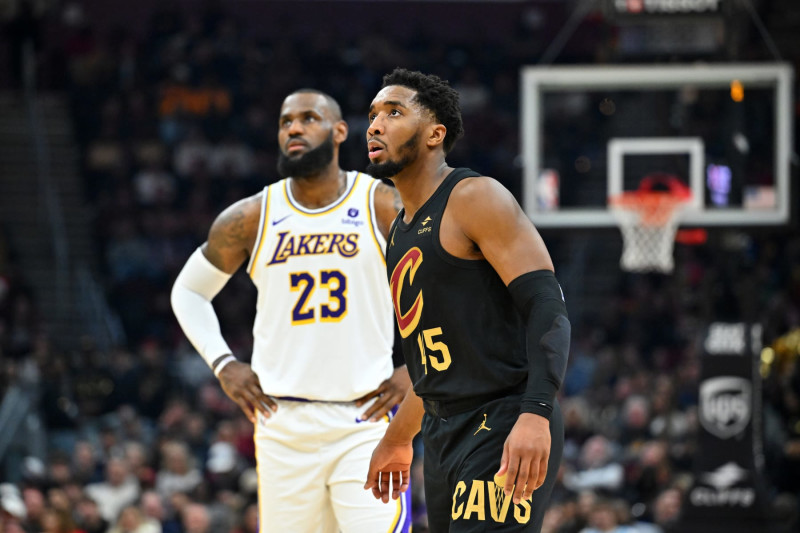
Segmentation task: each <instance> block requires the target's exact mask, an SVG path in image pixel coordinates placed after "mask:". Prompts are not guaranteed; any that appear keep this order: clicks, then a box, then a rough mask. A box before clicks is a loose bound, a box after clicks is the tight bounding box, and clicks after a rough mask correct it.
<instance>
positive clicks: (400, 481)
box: [364, 437, 414, 503]
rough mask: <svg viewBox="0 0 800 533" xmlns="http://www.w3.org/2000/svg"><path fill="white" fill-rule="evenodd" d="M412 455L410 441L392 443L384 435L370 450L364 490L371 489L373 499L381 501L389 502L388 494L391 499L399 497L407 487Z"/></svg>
mask: <svg viewBox="0 0 800 533" xmlns="http://www.w3.org/2000/svg"><path fill="white" fill-rule="evenodd" d="M413 457H414V448H413V447H412V446H411V442H406V443H392V442H389V441H387V440H386V438H385V437H384V438H383V439H381V440H380V442H379V443H378V446H377V447H376V448H375V451H373V452H372V459H370V461H369V471H368V472H367V482H366V484H364V490H370V489H372V495H373V496H375V499H376V500H378V499H380V500H382V501H383V503H388V502H389V496H390V495H391V498H392V499H393V500H396V499H397V498H399V497H400V493H401V492H405V491H406V490H407V489H408V481H409V479H410V476H411V459H413ZM390 485H391V488H390Z"/></svg>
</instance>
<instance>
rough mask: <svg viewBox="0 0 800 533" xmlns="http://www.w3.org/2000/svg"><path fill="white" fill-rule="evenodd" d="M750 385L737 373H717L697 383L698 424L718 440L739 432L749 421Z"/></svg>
mask: <svg viewBox="0 0 800 533" xmlns="http://www.w3.org/2000/svg"><path fill="white" fill-rule="evenodd" d="M751 397H752V386H751V384H750V382H749V381H748V380H746V379H744V378H741V377H738V376H721V377H716V378H711V379H707V380H705V381H704V382H703V383H701V384H700V423H701V424H702V426H703V427H704V428H705V429H706V431H708V432H709V433H711V434H712V435H715V436H717V437H719V438H720V439H729V438H731V437H734V436H737V435H739V434H741V432H742V431H743V430H744V428H746V427H747V424H748V423H749V422H750V410H751V405H752V402H751Z"/></svg>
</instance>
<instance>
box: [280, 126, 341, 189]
mask: <svg viewBox="0 0 800 533" xmlns="http://www.w3.org/2000/svg"><path fill="white" fill-rule="evenodd" d="M331 161H333V132H331V134H330V135H328V138H327V139H325V141H324V142H323V143H322V144H320V145H319V146H317V147H316V148H312V149H311V150H309V151H308V152H306V153H304V154H302V155H300V156H297V157H291V156H288V155H286V154H284V153H283V151H279V153H278V165H277V166H278V175H280V177H282V178H290V177H294V178H305V177H308V176H313V175H314V174H318V173H320V172H321V171H322V170H323V169H324V168H325V167H327V166H328V165H329V164H330V162H331Z"/></svg>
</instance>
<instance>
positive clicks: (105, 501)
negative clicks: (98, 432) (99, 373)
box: [86, 457, 140, 523]
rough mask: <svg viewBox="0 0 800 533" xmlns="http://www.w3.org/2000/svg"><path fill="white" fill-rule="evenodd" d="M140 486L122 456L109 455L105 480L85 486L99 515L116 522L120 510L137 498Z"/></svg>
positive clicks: (110, 521)
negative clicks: (98, 509) (94, 502)
mask: <svg viewBox="0 0 800 533" xmlns="http://www.w3.org/2000/svg"><path fill="white" fill-rule="evenodd" d="M139 493H140V488H139V483H138V482H137V480H136V478H135V477H134V476H133V475H132V474H131V472H130V465H129V464H128V461H127V460H126V459H125V458H123V457H111V458H110V459H109V460H108V463H107V464H106V477H105V481H102V482H100V483H92V484H90V485H87V486H86V495H87V496H89V497H90V498H92V499H93V500H94V501H96V502H97V505H98V507H99V508H100V515H101V516H102V517H103V519H105V520H106V521H108V522H109V523H116V521H117V518H118V517H119V513H120V511H122V509H123V508H124V507H126V506H128V505H130V504H132V503H134V502H135V501H136V500H137V498H139Z"/></svg>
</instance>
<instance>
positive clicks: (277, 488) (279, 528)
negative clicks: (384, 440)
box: [255, 400, 411, 533]
mask: <svg viewBox="0 0 800 533" xmlns="http://www.w3.org/2000/svg"><path fill="white" fill-rule="evenodd" d="M277 402H278V411H277V412H276V413H273V415H272V416H271V417H270V418H264V417H263V416H259V418H258V423H257V424H256V431H255V444H256V461H257V464H258V500H259V501H258V507H259V533H273V532H274V533H286V532H292V533H337V532H341V533H380V532H384V531H386V532H390V533H400V532H406V533H407V532H409V531H410V530H411V505H410V502H411V489H410V488H409V489H408V490H407V491H406V492H405V493H403V494H402V496H401V497H400V498H398V499H397V501H394V500H389V503H387V504H384V503H383V502H382V501H381V500H376V499H375V498H374V497H373V495H372V492H371V491H367V490H364V483H365V482H366V478H367V470H368V468H369V461H370V458H371V457H372V451H373V450H374V449H375V446H376V445H377V444H378V441H379V440H380V439H381V437H383V434H384V432H385V431H386V426H387V425H388V422H389V421H388V418H387V417H384V418H383V420H380V421H379V422H359V421H358V417H359V416H361V414H362V413H363V412H364V411H366V410H367V408H368V406H366V405H365V406H361V407H356V406H355V404H353V403H325V402H306V401H291V400H278V401H277Z"/></svg>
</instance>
